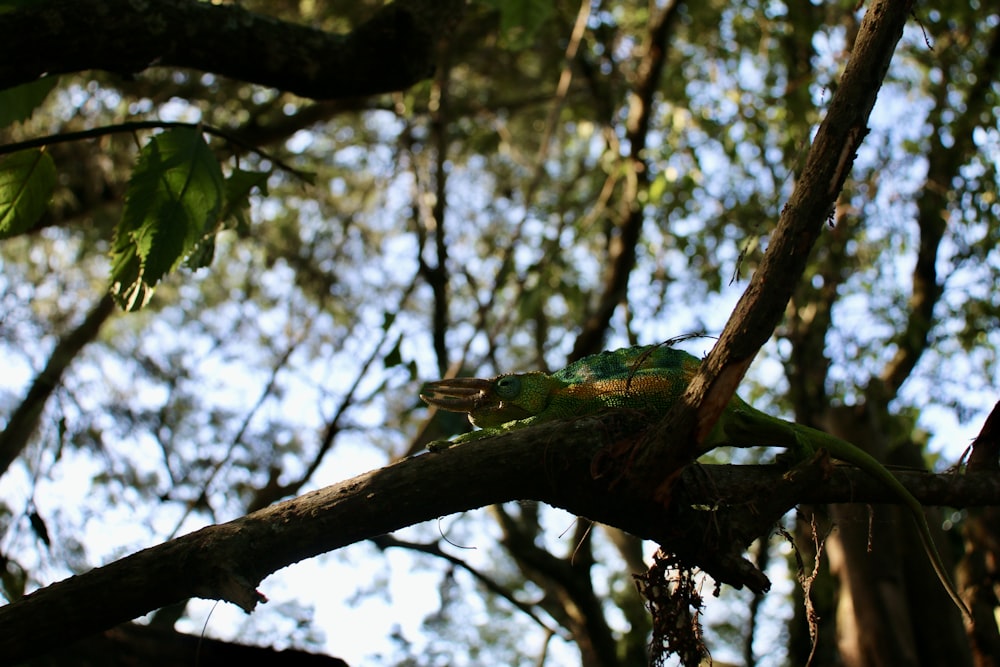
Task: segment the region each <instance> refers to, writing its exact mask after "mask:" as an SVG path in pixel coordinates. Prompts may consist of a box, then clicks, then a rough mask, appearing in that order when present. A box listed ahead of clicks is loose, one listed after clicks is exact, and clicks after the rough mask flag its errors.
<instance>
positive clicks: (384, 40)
mask: <svg viewBox="0 0 1000 667" xmlns="http://www.w3.org/2000/svg"><path fill="white" fill-rule="evenodd" d="M464 5H465V3H464V2H463V1H462V0H397V2H394V3H390V4H388V5H386V6H385V7H383V8H381V9H380V10H379V11H378V12H376V13H375V14H374V15H373V16H372V17H371V18H370V19H369V20H368V21H366V22H365V23H363V24H361V25H359V26H357V27H356V28H355V29H354V30H353V31H351V32H350V33H347V34H343V35H335V34H330V33H326V32H323V31H322V30H317V29H315V28H311V27H308V26H304V25H297V24H294V23H289V22H286V21H279V20H277V19H273V18H270V17H267V16H262V15H259V14H254V13H252V12H249V11H246V10H245V9H242V8H241V7H240V6H239V5H238V4H225V5H216V4H213V3H206V2H197V1H196V0H157V1H156V2H147V1H136V0H47V1H46V2H38V3H30V4H29V5H27V6H26V7H25V8H22V9H19V10H17V11H13V12H9V13H6V14H3V15H2V16H0V89H3V88H9V87H11V86H16V85H18V84H22V83H28V82H31V81H34V80H35V79H37V78H39V77H41V76H43V75H46V74H62V73H66V72H81V71H85V70H89V69H99V70H106V71H109V72H114V73H117V74H121V75H124V76H130V75H133V74H135V73H137V72H141V71H142V70H144V69H146V68H147V67H181V68H192V69H196V70H199V71H202V72H212V73H214V74H219V75H222V76H227V77H230V78H232V79H237V80H240V81H246V82H249V83H257V84H260V85H263V86H272V87H274V88H278V89H280V90H284V91H288V92H291V93H295V94H297V95H301V96H302V97H311V98H313V99H317V100H327V99H343V98H351V97H360V96H365V95H373V94H376V93H383V92H390V91H397V90H403V89H405V88H408V87H409V86H411V85H413V84H414V83H416V82H418V81H421V80H423V79H426V78H427V77H429V76H430V75H431V74H432V72H433V57H434V46H435V45H436V44H437V41H438V39H439V37H440V36H441V35H442V34H444V33H446V32H447V31H448V30H450V28H451V27H452V26H453V25H454V24H455V22H456V20H457V19H458V17H460V16H461V13H462V8H463V7H464Z"/></svg>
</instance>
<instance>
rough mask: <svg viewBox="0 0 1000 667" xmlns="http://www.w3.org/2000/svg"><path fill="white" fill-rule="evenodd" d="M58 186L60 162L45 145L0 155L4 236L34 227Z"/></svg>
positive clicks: (1, 232)
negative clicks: (0, 156) (55, 160)
mask: <svg viewBox="0 0 1000 667" xmlns="http://www.w3.org/2000/svg"><path fill="white" fill-rule="evenodd" d="M55 185H56V165H55V163H54V162H53V161H52V156H51V155H49V154H48V153H47V152H46V151H45V149H44V148H40V149H37V150H29V151H20V152H18V153H14V154H13V155H8V156H6V157H3V158H0V238H7V237H10V236H15V235H17V234H22V233H24V232H25V231H27V230H29V229H31V227H32V226H33V225H34V224H35V223H36V222H38V219H39V218H40V217H42V214H43V213H45V209H46V208H47V207H48V205H49V200H50V199H51V198H52V191H53V189H54V188H55Z"/></svg>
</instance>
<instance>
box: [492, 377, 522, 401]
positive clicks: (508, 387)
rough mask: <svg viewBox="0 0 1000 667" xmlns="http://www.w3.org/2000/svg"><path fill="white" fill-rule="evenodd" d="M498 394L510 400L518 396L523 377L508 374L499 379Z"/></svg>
mask: <svg viewBox="0 0 1000 667" xmlns="http://www.w3.org/2000/svg"><path fill="white" fill-rule="evenodd" d="M496 391H497V396H499V397H500V398H503V399H507V400H510V399H512V398H516V397H517V395H518V394H520V393H521V378H519V377H517V376H516V375H507V376H505V377H502V378H500V379H499V380H497V383H496Z"/></svg>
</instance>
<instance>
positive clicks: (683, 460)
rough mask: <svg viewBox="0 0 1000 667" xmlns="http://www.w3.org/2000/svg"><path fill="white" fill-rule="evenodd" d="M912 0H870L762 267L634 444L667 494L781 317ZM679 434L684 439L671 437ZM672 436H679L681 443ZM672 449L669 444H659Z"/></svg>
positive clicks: (650, 478)
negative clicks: (689, 376)
mask: <svg viewBox="0 0 1000 667" xmlns="http://www.w3.org/2000/svg"><path fill="white" fill-rule="evenodd" d="M911 4H912V3H910V2H899V1H898V0H875V1H874V2H872V3H870V5H869V8H868V11H867V13H866V14H865V17H864V19H863V20H862V23H861V29H860V31H859V33H858V38H857V41H856V43H855V47H854V51H853V53H852V54H851V59H850V61H849V62H848V64H847V67H846V69H845V71H844V76H843V77H842V79H841V82H840V84H839V85H838V86H837V91H836V93H835V94H834V96H833V98H832V99H831V101H830V108H829V111H828V112H827V115H826V117H825V118H824V120H823V122H822V123H821V124H820V126H819V129H818V130H817V132H816V138H815V139H814V140H813V143H812V145H811V146H810V149H809V153H808V155H807V157H806V164H805V167H804V169H803V171H802V176H801V178H800V179H799V181H798V182H797V183H796V186H795V190H794V191H793V192H792V195H791V198H790V199H789V201H788V203H787V204H786V205H785V207H784V209H783V210H782V212H781V217H780V219H779V221H778V226H777V229H776V230H775V232H774V234H773V235H772V237H771V240H770V243H769V245H768V248H767V252H766V253H765V255H764V257H763V260H762V261H761V265H760V268H759V269H758V271H757V272H756V273H755V274H754V276H753V278H752V279H751V280H750V284H749V286H748V287H747V289H746V291H745V292H744V293H743V296H742V297H741V298H740V301H739V303H737V305H736V308H735V310H734V311H733V314H732V315H731V316H730V318H729V321H728V323H727V324H726V327H725V329H724V330H723V332H722V335H721V336H720V338H719V342H718V344H716V346H715V347H714V348H713V349H712V351H711V352H710V353H709V355H708V357H707V358H706V359H705V362H704V363H703V364H702V365H701V368H700V369H699V371H698V374H697V375H696V376H695V377H694V379H693V380H692V381H691V383H690V384H689V385H688V389H687V391H686V392H685V394H684V396H683V397H682V399H681V400H680V401H678V402H677V404H676V405H675V406H674V408H673V409H672V410H671V411H670V413H668V415H667V416H666V417H665V419H664V420H663V422H662V423H661V424H660V426H659V427H658V428H657V431H656V437H654V438H653V439H652V441H651V442H650V443H649V444H648V445H647V446H644V447H642V448H641V449H640V451H639V453H638V460H637V465H636V466H635V468H634V471H635V472H634V473H633V475H634V476H635V478H636V480H637V482H638V483H639V484H640V485H643V486H650V487H658V488H659V491H658V495H659V497H660V498H661V499H663V500H666V499H667V498H668V497H669V495H670V487H671V484H672V482H673V480H674V479H676V476H677V475H678V474H679V473H680V471H681V470H682V469H683V467H684V466H686V465H687V464H688V463H689V462H691V461H692V460H694V459H695V458H697V456H698V455H699V454H700V453H701V449H700V444H701V443H702V442H703V441H704V439H705V438H706V437H707V435H708V433H709V432H710V431H711V429H712V427H713V426H714V425H715V423H716V422H717V421H718V419H719V416H720V415H721V414H722V411H723V409H724V408H725V406H726V405H727V404H728V402H729V400H730V399H731V398H732V396H733V394H734V393H735V391H736V387H737V386H738V385H739V383H740V381H741V380H742V379H743V376H744V374H745V373H746V370H747V368H748V367H749V366H750V363H751V362H752V361H753V358H754V356H756V354H757V351H758V350H760V347H761V346H762V345H763V344H764V343H765V342H766V341H767V339H768V338H769V337H770V336H771V334H772V332H773V331H774V328H775V326H777V324H778V322H780V321H781V317H782V315H783V314H784V311H785V307H786V305H787V303H788V300H789V299H790V298H791V296H792V292H793V291H794V289H795V286H796V285H797V284H798V283H799V281H800V280H801V279H802V274H803V272H804V270H805V266H806V262H807V259H808V256H809V253H810V251H811V249H812V246H813V245H814V244H815V242H816V239H817V238H818V237H819V234H820V232H821V231H822V228H823V225H824V224H825V223H826V221H827V220H828V219H829V218H830V216H831V215H832V212H833V210H834V202H835V200H836V197H837V196H838V194H839V193H840V190H841V188H842V187H843V184H844V181H845V180H846V179H847V176H848V174H849V173H850V171H851V167H852V165H853V164H854V158H855V154H856V152H857V150H858V147H859V146H860V145H861V141H862V140H863V139H864V137H865V135H866V134H867V133H868V127H867V124H868V117H869V116H870V114H871V110H872V107H873V106H874V105H875V98H876V96H877V94H878V90H879V87H880V86H881V84H882V80H883V79H884V78H885V73H886V71H887V70H888V68H889V62H890V60H891V59H892V54H893V51H894V50H895V48H896V44H897V43H898V42H899V39H900V37H902V34H903V26H904V24H905V23H906V19H907V17H908V16H909V14H910V11H911ZM677 434H683V435H684V436H686V437H682V438H677ZM678 440H679V442H678ZM668 441H671V442H673V443H675V444H674V446H672V447H670V448H667V447H666V446H665V445H664V443H665V442H668Z"/></svg>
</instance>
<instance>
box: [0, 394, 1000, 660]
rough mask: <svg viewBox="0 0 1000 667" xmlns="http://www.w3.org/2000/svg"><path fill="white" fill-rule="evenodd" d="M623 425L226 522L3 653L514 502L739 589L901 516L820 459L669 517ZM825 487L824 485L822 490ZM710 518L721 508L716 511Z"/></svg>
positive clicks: (378, 476) (523, 433) (58, 608)
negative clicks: (823, 506)
mask: <svg viewBox="0 0 1000 667" xmlns="http://www.w3.org/2000/svg"><path fill="white" fill-rule="evenodd" d="M627 417H628V416H627V415H623V414H621V413H612V414H607V415H603V416H601V417H593V418H586V419H580V420H576V421H572V422H553V423H551V424H543V425H540V426H538V427H535V428H531V429H523V430H520V431H515V432H512V433H510V434H507V435H504V436H501V437H497V438H489V439H485V440H482V441H479V442H475V443H470V444H466V445H460V446H457V447H455V448H453V449H451V450H447V451H445V452H442V453H439V454H426V455H422V456H417V457H414V458H410V459H405V460H403V461H400V462H399V463H396V464H393V465H390V466H388V467H385V468H382V469H379V470H375V471H372V472H369V473H365V474H363V475H360V476H358V477H355V478H353V479H350V480H347V481H345V482H342V483H340V484H336V485H334V486H330V487H327V488H324V489H320V490H317V491H313V492H311V493H307V494H305V495H303V496H300V497H298V498H295V499H293V500H289V501H286V502H283V503H280V504H277V505H274V506H272V507H269V508H266V509H263V510H260V511H258V512H254V513H253V514H250V515H248V516H245V517H242V518H239V519H236V520H234V521H231V522H229V523H225V524H221V525H214V526H209V527H207V528H204V529H202V530H199V531H197V532H195V533H191V534H189V535H185V536H183V537H180V538H177V539H175V540H171V541H170V542H167V543H165V544H162V545H159V546H155V547H151V548H149V549H145V550H143V551H140V552H138V553H135V554H133V555H131V556H128V557H126V558H123V559H121V560H119V561H115V562H113V563H111V564H109V565H106V566H104V567H100V568H96V569H94V570H92V571H90V572H87V573H85V574H82V575H78V576H75V577H71V578H69V579H67V580H64V581H62V582H59V583H56V584H53V585H51V586H49V587H47V588H45V589H42V590H39V591H36V592H34V593H32V594H30V595H27V596H25V597H24V598H23V599H21V600H19V601H17V602H14V603H12V604H9V605H7V606H6V607H3V608H0V655H2V656H4V660H5V661H8V662H10V663H14V664H16V663H18V662H20V661H22V660H24V659H26V658H28V657H31V656H32V655H35V654H38V653H40V652H42V651H44V650H45V647H55V646H61V645H65V644H66V643H68V642H71V641H74V640H77V639H80V638H83V637H85V636H88V635H91V634H94V633H96V632H99V631H102V630H106V629H108V628H111V627H114V626H116V625H118V624H120V623H122V622H124V621H127V620H129V619H132V618H135V617H137V616H140V615H142V614H144V613H147V612H149V611H152V610H154V609H158V608H160V607H163V606H166V605H169V604H173V603H176V602H178V601H181V600H185V599H187V598H190V597H202V598H207V599H219V600H227V601H229V602H232V603H234V604H237V605H239V606H240V607H242V608H243V609H244V610H246V611H247V612H249V611H252V610H253V609H254V608H255V606H256V605H257V604H258V603H259V602H261V601H263V600H264V599H265V598H264V596H263V595H262V594H260V593H258V592H257V591H256V586H257V585H258V584H259V582H260V581H261V580H262V579H263V578H264V577H266V576H267V575H268V574H270V573H272V572H274V571H276V570H278V569H280V568H283V567H287V566H289V565H291V564H293V563H296V562H298V561H300V560H303V559H306V558H310V557H313V556H316V555H318V554H321V553H325V552H328V551H332V550H334V549H338V548H341V547H344V546H346V545H349V544H352V543H354V542H358V541H361V540H364V539H368V538H371V537H374V536H378V535H382V534H385V533H388V532H391V531H393V530H397V529H400V528H403V527H405V526H409V525H412V524H415V523H418V522H420V521H426V520H430V519H434V518H436V517H440V516H444V515H448V514H452V513H455V512H461V511H466V510H470V509H474V508H478V507H483V506H486V505H490V504H494V503H500V502H504V501H509V500H519V499H520V500H524V499H527V500H538V501H541V502H546V503H548V504H550V505H553V506H555V507H560V508H563V509H566V510H568V511H569V512H572V513H574V514H577V515H579V516H584V517H587V518H590V519H592V520H594V521H598V522H601V523H605V524H608V525H612V526H615V527H618V528H621V529H623V530H626V531H628V532H630V533H632V534H634V535H636V536H638V537H641V538H645V539H650V540H654V541H656V542H658V543H659V544H660V545H661V546H662V547H663V548H664V549H665V550H667V551H671V552H674V553H677V554H678V555H679V556H681V557H682V558H684V559H685V562H688V563H690V564H691V566H692V567H695V566H697V567H700V568H702V569H704V570H705V571H707V572H708V573H709V574H711V575H712V576H713V577H714V578H715V579H716V580H718V581H720V582H724V583H729V584H731V585H733V586H736V587H742V586H747V587H749V588H751V589H752V590H756V591H763V590H767V588H768V585H769V584H768V581H767V579H766V578H764V576H763V575H762V574H760V572H758V571H757V570H756V569H755V568H753V566H752V565H750V563H749V562H747V561H745V560H743V558H742V553H743V550H744V549H745V547H746V546H747V545H748V544H749V543H750V542H752V541H753V540H754V539H756V538H757V537H758V536H759V535H761V534H766V533H767V532H768V530H769V529H770V527H771V526H772V525H773V523H774V522H775V521H777V519H778V518H780V517H781V516H782V515H783V514H784V513H785V512H787V511H788V509H790V508H791V507H793V506H795V504H797V503H799V502H809V503H820V502H823V503H825V502H837V501H840V502H845V501H849V502H889V503H892V502H895V501H896V500H898V499H897V498H895V497H894V496H893V495H892V494H891V493H890V492H889V491H887V490H886V489H885V488H883V487H882V486H881V485H880V484H879V483H878V482H877V481H875V480H873V479H871V478H870V476H869V475H867V473H864V472H862V471H860V470H854V469H852V468H849V467H843V466H831V465H829V461H826V460H817V461H814V462H810V463H808V464H805V465H802V466H799V467H797V468H795V469H793V470H791V471H786V470H783V469H780V468H776V467H773V466H694V467H691V468H689V469H688V470H687V472H686V473H685V475H684V476H683V478H682V483H681V484H680V485H678V487H677V488H676V489H675V498H676V499H677V502H675V503H672V504H671V506H670V507H669V508H667V507H664V506H663V504H662V503H660V502H658V501H656V500H655V499H654V498H653V497H651V496H650V495H649V494H643V493H642V492H640V491H639V490H637V488H636V487H635V485H633V484H630V483H629V482H628V479H627V478H626V477H624V476H623V475H622V474H621V473H622V470H621V469H619V468H615V467H614V466H613V465H611V466H609V465H608V464H609V463H614V462H615V461H616V457H614V456H609V454H613V451H614V450H615V449H617V448H619V447H621V446H627V445H628V444H629V443H631V442H632V441H633V439H634V438H636V437H638V433H636V432H635V424H634V422H633V423H632V424H631V426H629V427H628V428H623V425H625V424H628V422H627ZM900 477H901V479H902V481H903V482H904V484H906V486H907V487H908V488H909V489H910V490H911V491H912V493H913V494H914V495H915V496H916V497H917V498H918V499H920V500H921V501H923V502H927V503H931V504H933V503H943V504H952V505H961V506H970V505H989V504H998V503H1000V478H998V477H997V476H996V475H995V474H979V475H966V476H961V477H957V476H949V475H938V476H935V475H932V474H929V473H909V474H906V475H901V476H900ZM820 482H822V483H820ZM706 508H711V509H706Z"/></svg>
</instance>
